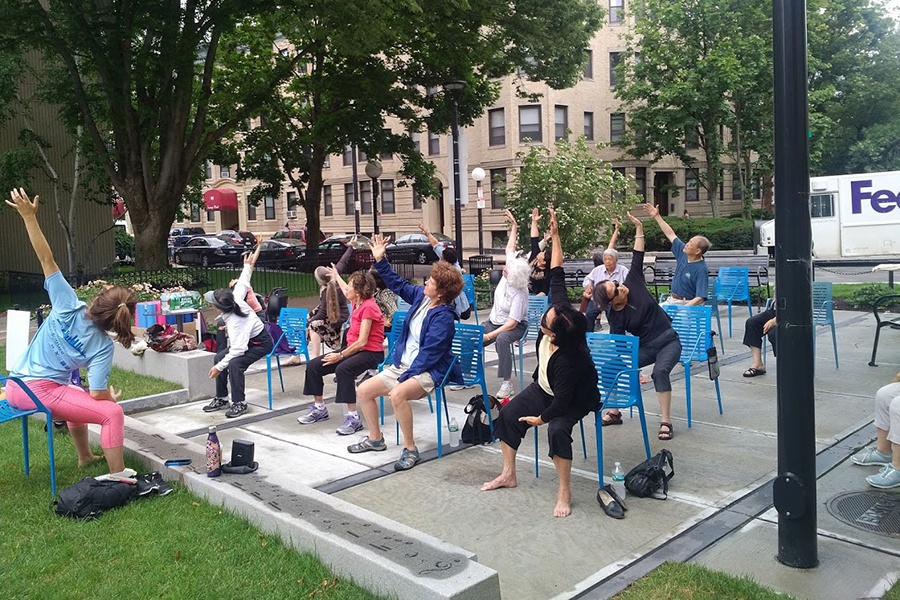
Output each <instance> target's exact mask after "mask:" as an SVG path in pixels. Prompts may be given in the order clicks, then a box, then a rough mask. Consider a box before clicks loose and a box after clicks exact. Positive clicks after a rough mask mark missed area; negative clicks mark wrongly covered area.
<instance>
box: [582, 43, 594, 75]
mask: <svg viewBox="0 0 900 600" xmlns="http://www.w3.org/2000/svg"><path fill="white" fill-rule="evenodd" d="M584 78H585V79H593V78H594V51H593V50H591V49H590V48H586V49H585V50H584Z"/></svg>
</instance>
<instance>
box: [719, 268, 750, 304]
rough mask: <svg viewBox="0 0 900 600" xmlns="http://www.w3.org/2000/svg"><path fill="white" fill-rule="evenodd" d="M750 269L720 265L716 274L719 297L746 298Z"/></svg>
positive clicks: (748, 291)
mask: <svg viewBox="0 0 900 600" xmlns="http://www.w3.org/2000/svg"><path fill="white" fill-rule="evenodd" d="M749 277H750V269H748V268H747V267H722V268H721V269H719V273H718V275H717V276H716V286H717V287H718V296H719V299H726V300H727V299H729V298H730V299H732V300H748V299H749V298H750V280H749Z"/></svg>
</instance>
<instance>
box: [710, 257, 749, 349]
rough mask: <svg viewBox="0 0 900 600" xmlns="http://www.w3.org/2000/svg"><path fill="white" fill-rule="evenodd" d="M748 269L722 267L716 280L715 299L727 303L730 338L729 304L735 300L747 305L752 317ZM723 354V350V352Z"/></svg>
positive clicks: (729, 334) (729, 335)
mask: <svg viewBox="0 0 900 600" xmlns="http://www.w3.org/2000/svg"><path fill="white" fill-rule="evenodd" d="M749 278H750V269H748V268H747V267H722V268H721V269H719V274H718V277H717V278H716V298H717V300H718V301H719V302H727V303H728V337H731V335H732V333H731V304H732V302H735V301H737V300H743V301H745V302H746V303H747V310H748V311H749V312H750V316H751V317H752V316H753V307H752V306H751V302H750V279H749ZM723 352H724V350H723Z"/></svg>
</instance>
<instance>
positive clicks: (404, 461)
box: [394, 448, 419, 471]
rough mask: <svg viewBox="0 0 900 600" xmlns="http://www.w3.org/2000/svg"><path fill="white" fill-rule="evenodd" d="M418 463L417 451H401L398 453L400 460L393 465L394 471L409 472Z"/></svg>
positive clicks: (405, 449)
mask: <svg viewBox="0 0 900 600" xmlns="http://www.w3.org/2000/svg"><path fill="white" fill-rule="evenodd" d="M418 462H419V451H418V450H409V449H407V448H404V449H403V452H401V453H400V460H398V461H397V462H395V463H394V470H395V471H409V470H410V469H412V468H413V467H414V466H416V464H418Z"/></svg>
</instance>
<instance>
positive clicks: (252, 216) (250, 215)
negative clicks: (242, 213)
mask: <svg viewBox="0 0 900 600" xmlns="http://www.w3.org/2000/svg"><path fill="white" fill-rule="evenodd" d="M247 220H248V221H255V220H256V205H255V204H253V203H251V202H250V198H247Z"/></svg>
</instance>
